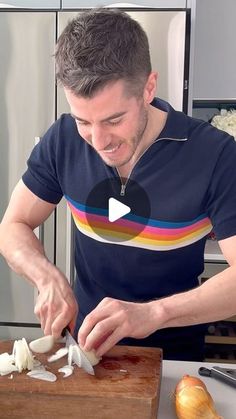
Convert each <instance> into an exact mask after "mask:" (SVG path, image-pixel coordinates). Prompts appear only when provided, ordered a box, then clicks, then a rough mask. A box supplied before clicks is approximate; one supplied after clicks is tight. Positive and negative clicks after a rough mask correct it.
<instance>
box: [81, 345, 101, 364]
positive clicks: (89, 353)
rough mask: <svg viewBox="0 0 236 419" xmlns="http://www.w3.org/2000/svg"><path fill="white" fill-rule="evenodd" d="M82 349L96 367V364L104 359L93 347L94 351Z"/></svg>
mask: <svg viewBox="0 0 236 419" xmlns="http://www.w3.org/2000/svg"><path fill="white" fill-rule="evenodd" d="M80 350H81V351H82V352H83V353H84V355H85V356H86V358H87V359H88V361H89V362H90V364H91V365H92V367H94V365H97V364H98V363H99V362H100V361H101V359H102V358H101V357H99V358H98V357H97V356H96V355H95V351H94V350H93V349H92V351H84V350H82V349H81V348H80Z"/></svg>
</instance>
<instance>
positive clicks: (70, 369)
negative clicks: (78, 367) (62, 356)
mask: <svg viewBox="0 0 236 419" xmlns="http://www.w3.org/2000/svg"><path fill="white" fill-rule="evenodd" d="M73 371H74V367H73V365H65V366H64V367H62V368H59V370H58V372H62V373H64V376H63V378H67V377H69V376H70V375H71V374H72V373H73Z"/></svg>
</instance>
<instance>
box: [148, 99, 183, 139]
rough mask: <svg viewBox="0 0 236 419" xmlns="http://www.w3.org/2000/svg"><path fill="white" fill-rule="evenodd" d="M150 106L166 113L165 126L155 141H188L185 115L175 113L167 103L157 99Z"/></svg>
mask: <svg viewBox="0 0 236 419" xmlns="http://www.w3.org/2000/svg"><path fill="white" fill-rule="evenodd" d="M151 105H152V106H155V107H156V108H158V109H160V110H162V111H164V112H167V119H166V123H165V126H164V128H163V130H162V131H161V132H160V134H159V136H158V138H157V140H173V141H187V140H188V116H187V115H185V113H183V112H179V111H176V110H175V109H174V108H172V106H171V105H170V104H169V103H168V102H166V101H165V100H162V99H159V98H154V99H153V101H152V102H151Z"/></svg>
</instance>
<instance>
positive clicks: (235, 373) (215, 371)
mask: <svg viewBox="0 0 236 419" xmlns="http://www.w3.org/2000/svg"><path fill="white" fill-rule="evenodd" d="M211 376H212V377H214V378H217V379H219V380H221V381H224V382H225V383H226V384H229V385H231V386H233V387H236V370H235V369H230V368H221V367H217V366H216V367H215V366H214V367H212V369H211Z"/></svg>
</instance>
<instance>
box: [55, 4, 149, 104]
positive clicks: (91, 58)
mask: <svg viewBox="0 0 236 419" xmlns="http://www.w3.org/2000/svg"><path fill="white" fill-rule="evenodd" d="M55 58H56V77H57V80H58V81H59V83H61V84H62V85H63V86H64V87H66V88H68V89H69V90H71V91H72V92H73V93H74V94H75V95H77V96H84V97H92V96H93V95H94V94H95V93H96V92H97V91H98V90H100V89H102V88H103V87H104V86H105V85H107V84H108V83H110V82H115V81H117V80H120V79H123V80H124V81H125V82H127V87H128V92H129V93H130V94H133V95H139V94H141V93H142V91H143V87H144V85H145V82H146V80H147V77H148V76H149V74H150V72H151V60H150V53H149V44H148V38H147V35H146V33H145V31H144V30H143V29H142V27H141V26H140V24H139V23H138V22H137V21H136V20H134V19H132V18H131V17H130V16H129V15H128V14H127V13H125V12H123V11H121V10H117V9H106V8H97V9H91V10H89V11H85V12H83V13H80V14H78V15H77V16H76V17H75V18H74V19H73V20H71V21H70V22H69V23H68V25H67V26H66V28H65V29H64V31H63V32H62V34H61V35H60V37H59V39H58V42H57V46H56V52H55Z"/></svg>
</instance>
